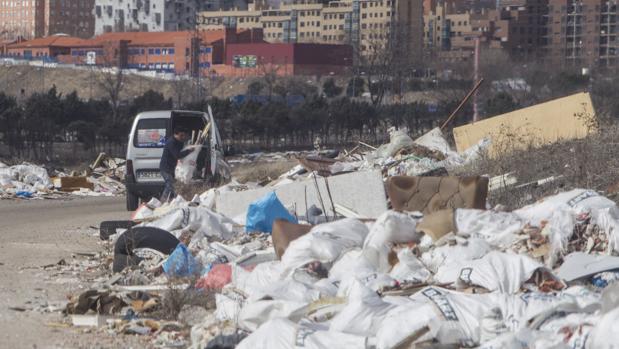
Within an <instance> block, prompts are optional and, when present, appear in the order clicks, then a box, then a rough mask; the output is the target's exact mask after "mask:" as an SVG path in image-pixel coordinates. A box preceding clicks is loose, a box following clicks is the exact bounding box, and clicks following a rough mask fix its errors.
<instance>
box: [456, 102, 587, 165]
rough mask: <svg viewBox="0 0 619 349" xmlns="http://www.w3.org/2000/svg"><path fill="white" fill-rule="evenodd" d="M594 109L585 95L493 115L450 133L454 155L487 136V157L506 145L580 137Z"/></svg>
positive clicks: (537, 143) (544, 142) (546, 142)
mask: <svg viewBox="0 0 619 349" xmlns="http://www.w3.org/2000/svg"><path fill="white" fill-rule="evenodd" d="M592 117H595V110H594V109H593V103H592V102H591V96H589V94H588V93H577V94H575V95H571V96H567V97H563V98H559V99H555V100H552V101H549V102H546V103H541V104H537V105H534V106H531V107H528V108H524V109H520V110H516V111H513V112H511V113H507V114H503V115H499V116H495V117H492V118H489V119H485V120H482V121H479V122H476V123H474V124H468V125H464V126H460V127H456V128H454V130H453V133H454V138H455V141H456V148H457V150H458V152H463V151H465V150H466V149H468V148H469V147H471V146H473V145H475V144H477V143H478V142H479V141H480V140H482V139H483V138H486V137H490V139H491V140H492V144H491V146H490V149H489V152H490V155H497V153H499V154H500V153H501V152H502V149H505V146H506V144H507V143H511V144H513V143H514V142H515V143H517V144H518V143H519V144H520V147H522V148H524V147H526V146H527V145H528V144H530V143H533V144H534V145H537V146H539V145H542V144H548V143H554V142H556V141H558V140H561V139H574V138H583V137H585V136H586V135H587V133H588V132H589V131H590V127H588V124H590V122H591V118H592Z"/></svg>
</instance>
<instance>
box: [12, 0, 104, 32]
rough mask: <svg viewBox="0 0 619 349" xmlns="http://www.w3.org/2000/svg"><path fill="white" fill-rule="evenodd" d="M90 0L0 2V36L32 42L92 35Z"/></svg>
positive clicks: (18, 0) (91, 0) (92, 1)
mask: <svg viewBox="0 0 619 349" xmlns="http://www.w3.org/2000/svg"><path fill="white" fill-rule="evenodd" d="M93 6H94V0H71V1H69V0H0V36H1V37H3V38H5V39H14V38H18V37H20V38H23V39H32V38H37V37H41V36H47V35H53V34H67V35H71V36H77V37H82V38H89V37H91V36H92V35H93V34H94V17H93V14H92V9H93Z"/></svg>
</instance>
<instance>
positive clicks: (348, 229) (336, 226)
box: [282, 218, 368, 273]
mask: <svg viewBox="0 0 619 349" xmlns="http://www.w3.org/2000/svg"><path fill="white" fill-rule="evenodd" d="M367 234H368V227H367V226H366V225H365V224H363V223H362V222H361V221H359V220H357V219H353V218H346V219H342V220H339V221H335V222H330V223H325V224H320V225H317V226H315V227H313V228H312V230H310V232H309V233H307V234H305V235H303V236H301V237H300V238H298V239H296V240H293V241H291V242H290V245H288V248H287V249H286V252H285V253H284V255H283V256H282V265H283V266H284V268H285V269H286V272H287V273H291V272H292V271H293V270H294V269H296V268H299V267H301V266H303V265H305V264H307V263H310V262H313V261H319V262H321V263H323V264H327V263H332V262H333V261H335V260H336V259H337V258H339V257H340V255H341V254H342V253H344V252H345V251H347V250H348V249H352V248H355V247H356V248H359V247H361V245H362V244H363V241H364V240H365V237H366V236H367Z"/></svg>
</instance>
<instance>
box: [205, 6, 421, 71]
mask: <svg viewBox="0 0 619 349" xmlns="http://www.w3.org/2000/svg"><path fill="white" fill-rule="evenodd" d="M257 5H258V6H257ZM422 11H423V4H422V0H342V1H331V2H329V3H327V4H323V3H320V2H291V3H282V4H280V5H279V6H278V7H277V8H273V7H265V6H264V5H263V4H262V3H259V4H254V5H252V6H250V8H249V10H246V11H239V10H229V11H207V12H202V13H200V16H199V20H198V22H199V26H200V28H202V29H216V28H221V27H222V26H223V27H228V28H239V29H241V28H242V29H247V28H262V29H263V30H264V39H265V40H266V41H268V42H273V43H280V42H282V43H292V42H298V43H330V44H350V45H352V46H353V47H354V48H355V50H358V52H359V53H360V54H361V55H363V54H367V53H368V52H369V51H370V46H371V45H376V44H377V43H381V42H382V43H384V42H386V40H387V39H388V38H389V37H390V35H391V34H393V32H394V31H393V30H392V29H394V28H396V26H397V27H398V31H399V32H401V34H402V36H401V37H402V38H404V39H403V42H402V44H404V45H406V47H408V48H409V51H408V52H409V53H410V57H411V58H412V59H413V60H421V47H422V40H423V38H422V36H423V16H422Z"/></svg>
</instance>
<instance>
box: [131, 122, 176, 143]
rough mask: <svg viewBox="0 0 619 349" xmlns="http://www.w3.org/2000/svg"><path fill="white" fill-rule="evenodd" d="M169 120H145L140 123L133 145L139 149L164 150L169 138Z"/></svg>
mask: <svg viewBox="0 0 619 349" xmlns="http://www.w3.org/2000/svg"><path fill="white" fill-rule="evenodd" d="M167 130H168V119H143V120H140V121H138V126H137V127H136V129H135V135H134V137H133V145H134V146H135V147H138V148H163V146H164V145H165V140H166V137H167Z"/></svg>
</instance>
